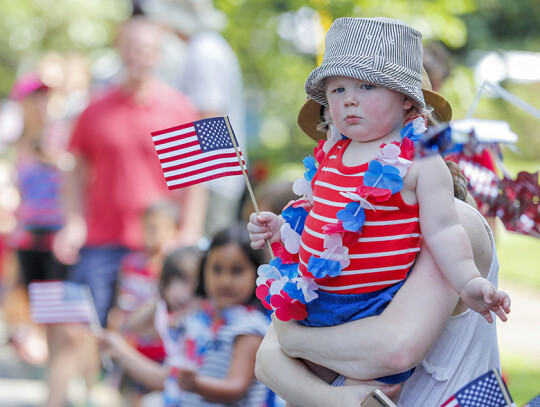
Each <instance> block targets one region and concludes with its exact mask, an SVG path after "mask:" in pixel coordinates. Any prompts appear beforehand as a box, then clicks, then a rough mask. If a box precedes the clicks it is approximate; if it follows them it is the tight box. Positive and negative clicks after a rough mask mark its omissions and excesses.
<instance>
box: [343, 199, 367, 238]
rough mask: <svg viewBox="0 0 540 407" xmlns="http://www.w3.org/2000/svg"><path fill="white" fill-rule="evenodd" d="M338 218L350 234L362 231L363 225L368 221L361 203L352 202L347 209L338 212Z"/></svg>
mask: <svg viewBox="0 0 540 407" xmlns="http://www.w3.org/2000/svg"><path fill="white" fill-rule="evenodd" d="M337 218H338V219H339V220H340V221H342V222H343V228H344V229H345V230H348V231H349V232H358V231H361V230H362V225H363V224H364V222H365V221H366V213H365V212H364V208H362V206H361V205H360V202H350V203H348V204H347V206H346V207H345V209H342V210H340V211H338V213H337Z"/></svg>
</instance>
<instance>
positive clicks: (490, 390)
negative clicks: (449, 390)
mask: <svg viewBox="0 0 540 407" xmlns="http://www.w3.org/2000/svg"><path fill="white" fill-rule="evenodd" d="M497 373H498V372H497ZM499 377H500V376H499ZM501 383H502V385H503V386H504V390H503V389H501V386H500V385H499V381H498V380H497V377H496V373H495V370H490V371H489V372H487V373H484V374H483V375H482V376H480V377H478V378H476V379H474V380H473V381H472V382H470V383H469V384H467V385H466V386H464V387H462V388H461V389H459V390H458V391H457V393H455V394H454V395H453V396H452V397H450V398H449V399H448V400H447V401H446V402H445V403H444V404H443V405H442V406H441V407H507V406H513V407H515V404H514V403H513V401H512V398H511V397H510V395H509V394H508V390H507V389H506V386H505V384H504V382H502V380H501ZM503 392H504V393H503ZM505 394H506V395H507V396H508V398H509V399H510V401H511V403H512V404H510V405H509V404H507V402H506V399H505V397H504V395H505Z"/></svg>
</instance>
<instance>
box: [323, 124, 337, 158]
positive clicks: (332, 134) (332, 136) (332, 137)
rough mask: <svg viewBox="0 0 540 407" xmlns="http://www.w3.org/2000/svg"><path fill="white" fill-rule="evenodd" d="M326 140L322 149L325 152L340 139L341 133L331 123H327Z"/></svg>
mask: <svg viewBox="0 0 540 407" xmlns="http://www.w3.org/2000/svg"><path fill="white" fill-rule="evenodd" d="M326 137H327V140H326V141H325V142H324V144H323V151H324V152H325V153H327V152H329V151H330V150H331V149H332V147H334V146H335V145H336V143H337V142H338V141H339V140H341V134H340V133H339V131H338V129H336V126H334V124H333V123H330V124H329V130H328V132H327V134H326Z"/></svg>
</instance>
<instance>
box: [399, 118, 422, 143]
mask: <svg viewBox="0 0 540 407" xmlns="http://www.w3.org/2000/svg"><path fill="white" fill-rule="evenodd" d="M414 131H415V129H414V126H413V124H412V122H410V123H409V124H407V125H406V126H405V127H403V128H402V129H401V131H400V134H401V138H405V137H407V138H410V139H411V141H413V142H414V143H416V142H417V141H418V140H420V138H421V137H422V134H414Z"/></svg>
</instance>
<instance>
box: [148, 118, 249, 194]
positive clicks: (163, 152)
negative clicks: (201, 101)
mask: <svg viewBox="0 0 540 407" xmlns="http://www.w3.org/2000/svg"><path fill="white" fill-rule="evenodd" d="M231 130H232V129H231ZM232 137H234V134H229V130H228V127H227V125H226V123H225V118H224V117H218V118H212V119H204V120H199V121H196V122H193V123H186V124H183V125H180V126H176V127H171V128H169V129H164V130H159V131H156V132H153V133H152V140H153V142H154V146H155V148H156V152H157V154H158V158H159V161H160V164H161V168H162V170H163V175H164V177H165V181H166V183H167V186H168V188H169V189H177V188H183V187H187V186H190V185H194V184H198V183H200V182H205V181H209V180H212V179H215V178H221V177H225V176H233V175H242V167H241V165H240V163H239V161H238V156H237V154H236V151H235V149H234V145H233V144H232ZM238 152H239V154H240V156H241V157H242V153H241V151H240V150H239V151H238ZM242 164H243V165H245V162H244V160H243V158H242Z"/></svg>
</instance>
